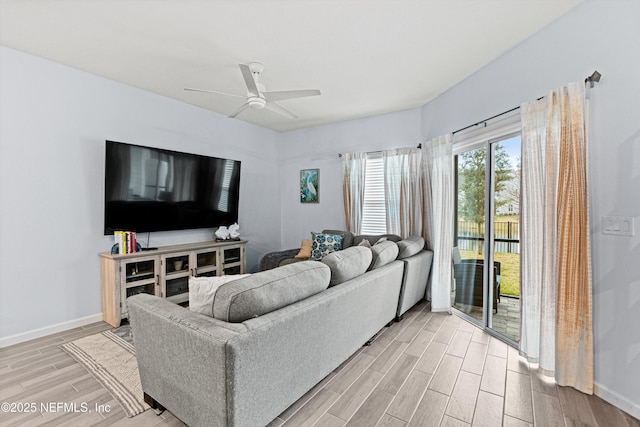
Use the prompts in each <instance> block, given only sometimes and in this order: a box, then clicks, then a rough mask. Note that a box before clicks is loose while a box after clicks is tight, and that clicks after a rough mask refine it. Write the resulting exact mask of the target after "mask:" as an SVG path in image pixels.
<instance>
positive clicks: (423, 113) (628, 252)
mask: <svg viewBox="0 0 640 427" xmlns="http://www.w3.org/2000/svg"><path fill="white" fill-rule="evenodd" d="M639 43H640V2H637V1H632V0H629V1H626V0H622V1H620V0H618V1H587V2H585V3H584V4H582V5H580V6H578V7H577V8H575V9H573V10H572V11H571V12H569V13H568V14H567V15H565V16H563V17H561V18H560V19H559V20H557V21H556V22H554V23H552V24H550V25H549V26H548V27H546V28H544V29H543V30H541V31H540V32H539V33H537V34H535V35H534V36H532V37H531V38H529V39H528V40H526V41H525V42H523V43H521V44H520V45H518V46H516V47H515V48H514V49H512V50H511V51H509V52H508V53H506V54H505V55H503V56H501V57H500V58H498V59H496V60H495V61H493V62H491V63H490V64H489V65H487V66H486V67H484V68H483V69H481V70H480V71H478V72H477V73H475V74H473V75H472V76H470V77H468V78H467V79H465V80H464V81H462V82H461V83H459V84H458V85H456V86H454V87H453V88H451V89H450V90H449V91H447V92H446V93H444V94H443V95H441V96H439V97H438V98H436V99H435V100H433V101H431V102H429V103H428V104H426V105H425V106H423V107H422V108H421V109H419V110H420V111H419V114H418V117H417V115H416V110H409V111H404V112H400V113H395V114H386V115H382V116H376V117H369V118H366V119H361V120H353V121H349V122H345V123H338V124H333V125H327V126H320V127H317V128H311V129H305V130H301V131H296V132H289V133H286V134H284V135H283V142H282V149H283V153H282V154H281V159H282V160H281V163H282V176H281V188H282V192H281V197H282V224H283V227H282V242H283V246H286V247H296V246H298V245H299V243H300V240H301V239H303V238H306V237H307V236H308V233H309V232H310V231H312V230H313V231H315V230H320V229H322V228H325V227H337V228H342V227H344V212H343V206H342V198H341V197H340V195H341V185H342V184H341V174H340V162H339V160H338V159H337V158H336V156H337V153H339V152H357V151H374V150H379V149H386V148H395V147H408V146H413V145H415V144H416V142H418V141H426V140H429V139H431V138H434V137H436V136H439V135H442V134H444V133H447V132H451V131H454V130H457V129H459V128H462V127H464V126H467V125H469V124H472V123H475V122H477V121H480V120H483V119H486V118H488V117H491V116H493V115H495V114H499V113H501V112H504V111H506V110H509V109H511V108H513V107H516V106H519V105H520V104H521V103H522V102H524V101H529V100H533V99H536V98H539V97H540V96H543V95H546V94H547V93H548V92H549V91H550V90H552V89H555V88H558V87H560V86H562V85H565V84H567V83H569V82H574V81H579V80H582V79H584V78H585V77H586V76H588V75H590V74H591V73H592V72H593V71H594V70H596V69H597V70H598V71H600V72H601V73H602V74H603V78H602V81H601V83H599V84H597V85H596V87H595V88H594V89H593V90H592V92H591V118H592V122H591V141H590V150H591V152H590V156H589V157H590V165H589V166H590V173H589V179H590V184H591V195H590V197H591V221H590V222H591V236H592V254H593V272H594V275H593V292H594V335H595V353H596V354H595V364H596V366H595V371H596V372H595V374H596V383H597V390H598V394H599V395H601V396H603V397H606V398H607V400H609V401H611V402H614V403H617V404H618V405H619V406H620V407H622V408H623V409H626V410H627V411H630V412H632V413H634V415H635V416H636V417H640V391H639V390H640V389H639V388H638V384H640V328H639V327H637V325H640V262H639V260H640V121H639V120H640V55H639V54H638V52H639V50H638V49H639V47H638V46H639ZM442 66H445V67H446V64H442ZM417 127H419V131H417V130H416V128H417ZM312 167H313V168H315V167H319V168H320V169H321V193H322V194H321V202H320V205H318V206H309V205H301V204H300V203H299V201H298V198H297V174H298V173H299V169H305V168H312ZM603 215H620V216H634V217H636V236H635V237H633V238H630V237H617V236H607V235H602V216H603Z"/></svg>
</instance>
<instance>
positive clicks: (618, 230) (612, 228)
mask: <svg viewBox="0 0 640 427" xmlns="http://www.w3.org/2000/svg"><path fill="white" fill-rule="evenodd" d="M634 219H635V218H634V217H632V216H603V217H602V234H613V235H616V236H635V227H634V225H635V224H634Z"/></svg>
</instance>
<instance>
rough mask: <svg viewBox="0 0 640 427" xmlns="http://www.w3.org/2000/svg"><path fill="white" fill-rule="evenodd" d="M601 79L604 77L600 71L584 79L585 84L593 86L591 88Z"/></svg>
mask: <svg viewBox="0 0 640 427" xmlns="http://www.w3.org/2000/svg"><path fill="white" fill-rule="evenodd" d="M601 77H602V74H600V73H599V72H598V70H596V71H594V72H593V74H591V75H590V76H589V77H587V78H586V79H584V82H585V83H587V82H589V83H590V84H591V87H593V85H594V84H595V83H598V82H599V81H600V78H601Z"/></svg>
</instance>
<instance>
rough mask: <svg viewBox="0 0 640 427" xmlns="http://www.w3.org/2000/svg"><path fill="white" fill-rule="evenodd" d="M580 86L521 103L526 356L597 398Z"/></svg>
mask: <svg viewBox="0 0 640 427" xmlns="http://www.w3.org/2000/svg"><path fill="white" fill-rule="evenodd" d="M586 102H587V101H586V99H585V89H584V84H583V83H582V82H579V83H572V84H570V85H568V86H567V87H562V88H560V89H558V90H556V91H553V92H552V93H550V94H549V96H547V97H545V98H544V99H542V100H540V101H534V102H529V103H525V104H523V105H522V124H523V126H522V171H523V173H522V186H523V191H522V194H523V196H522V197H523V200H522V207H523V209H522V234H523V235H522V284H521V286H522V290H521V292H522V313H521V317H522V322H521V328H522V331H521V332H522V333H521V343H520V349H521V353H522V354H523V355H524V356H526V357H527V358H528V359H529V360H530V361H532V362H536V363H539V366H540V369H541V370H543V371H544V372H545V373H547V374H550V373H553V374H554V375H555V378H556V381H557V383H558V384H560V385H566V386H572V387H575V388H576V389H578V390H580V391H582V392H585V393H589V394H592V393H593V332H592V284H591V256H590V235H589V215H588V211H589V209H588V208H589V206H588V197H587V195H588V187H587V184H588V183H587V141H586V131H585V126H586V125H585V110H586Z"/></svg>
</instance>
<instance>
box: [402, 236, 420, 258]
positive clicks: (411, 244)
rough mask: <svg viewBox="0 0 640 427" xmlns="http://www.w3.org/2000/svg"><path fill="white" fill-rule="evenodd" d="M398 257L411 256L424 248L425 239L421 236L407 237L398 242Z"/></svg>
mask: <svg viewBox="0 0 640 427" xmlns="http://www.w3.org/2000/svg"><path fill="white" fill-rule="evenodd" d="M398 249H399V250H400V253H399V254H398V259H405V258H409V257H410V256H414V255H415V254H417V253H418V252H420V251H421V250H423V249H424V239H423V238H422V237H420V236H411V237H407V238H406V239H404V240H401V241H399V242H398Z"/></svg>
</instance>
